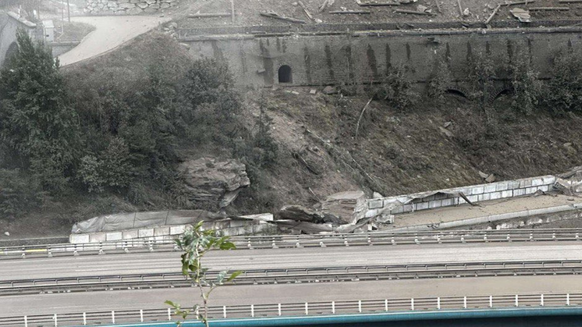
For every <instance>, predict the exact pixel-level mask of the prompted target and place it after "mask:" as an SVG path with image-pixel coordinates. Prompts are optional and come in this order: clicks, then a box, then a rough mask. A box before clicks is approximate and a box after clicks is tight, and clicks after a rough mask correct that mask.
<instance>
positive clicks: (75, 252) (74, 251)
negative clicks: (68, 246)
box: [73, 244, 79, 256]
mask: <svg viewBox="0 0 582 327" xmlns="http://www.w3.org/2000/svg"><path fill="white" fill-rule="evenodd" d="M73 255H75V256H76V255H79V252H78V251H77V244H75V245H74V246H73Z"/></svg>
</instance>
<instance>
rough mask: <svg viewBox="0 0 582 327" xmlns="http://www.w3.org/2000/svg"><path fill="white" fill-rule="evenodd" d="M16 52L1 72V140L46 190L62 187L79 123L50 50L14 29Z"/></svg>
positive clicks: (67, 174)
mask: <svg viewBox="0 0 582 327" xmlns="http://www.w3.org/2000/svg"><path fill="white" fill-rule="evenodd" d="M17 42H18V51H17V53H16V54H15V55H14V56H13V57H11V58H10V59H9V60H8V62H7V63H6V65H5V66H4V68H3V69H2V70H1V71H0V140H1V141H2V143H3V145H4V146H5V147H6V148H7V149H8V151H9V152H10V153H11V155H13V157H14V161H15V162H18V163H19V165H20V166H21V167H22V168H25V169H30V170H31V171H32V173H33V174H34V175H35V176H36V177H38V180H39V181H40V183H41V185H42V186H43V188H44V189H46V190H51V191H55V192H57V193H58V192H59V191H62V190H63V189H64V188H65V186H66V184H67V183H68V180H69V178H70V175H71V174H72V171H73V166H74V158H75V151H76V149H77V140H78V139H79V128H78V120H77V115H76V113H75V111H74V110H73V108H71V107H70V106H68V104H67V100H66V99H67V96H66V89H65V83H64V80H63V78H62V76H61V74H60V72H59V62H58V60H57V61H55V60H54V59H53V57H52V53H51V50H50V49H49V48H47V47H46V46H44V45H43V44H41V43H36V44H35V43H34V42H33V41H32V40H31V38H30V37H29V36H28V35H27V34H26V33H25V32H24V31H22V30H21V31H18V33H17Z"/></svg>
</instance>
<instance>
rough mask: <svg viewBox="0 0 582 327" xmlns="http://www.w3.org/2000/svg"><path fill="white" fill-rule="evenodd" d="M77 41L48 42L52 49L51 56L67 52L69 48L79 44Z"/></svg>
mask: <svg viewBox="0 0 582 327" xmlns="http://www.w3.org/2000/svg"><path fill="white" fill-rule="evenodd" d="M79 43H81V42H79V41H74V42H56V43H49V46H50V48H51V50H52V51H53V57H55V58H56V57H58V56H60V55H62V54H63V53H66V52H69V51H70V50H71V49H73V48H74V47H76V46H77V45H79Z"/></svg>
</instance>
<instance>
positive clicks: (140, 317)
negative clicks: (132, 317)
mask: <svg viewBox="0 0 582 327" xmlns="http://www.w3.org/2000/svg"><path fill="white" fill-rule="evenodd" d="M139 321H140V322H143V310H139Z"/></svg>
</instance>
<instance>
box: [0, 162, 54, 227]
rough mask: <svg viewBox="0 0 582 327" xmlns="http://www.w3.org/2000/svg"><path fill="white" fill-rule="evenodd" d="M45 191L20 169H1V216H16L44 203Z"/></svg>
mask: <svg viewBox="0 0 582 327" xmlns="http://www.w3.org/2000/svg"><path fill="white" fill-rule="evenodd" d="M43 198H44V192H42V190H41V187H40V185H39V183H38V181H36V180H35V179H34V178H31V177H27V176H25V175H24V174H21V172H20V170H18V169H14V170H9V169H0V216H3V217H8V218H11V219H13V218H15V217H18V216H20V215H22V214H25V213H27V212H28V211H29V210H31V209H33V208H35V207H38V206H40V205H41V204H42V201H43Z"/></svg>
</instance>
